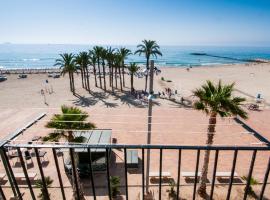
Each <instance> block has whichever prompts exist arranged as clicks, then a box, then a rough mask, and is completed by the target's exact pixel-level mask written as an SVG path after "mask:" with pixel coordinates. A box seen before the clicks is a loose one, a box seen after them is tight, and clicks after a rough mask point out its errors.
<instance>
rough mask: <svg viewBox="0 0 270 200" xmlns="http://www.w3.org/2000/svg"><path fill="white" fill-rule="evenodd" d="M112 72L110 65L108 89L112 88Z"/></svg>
mask: <svg viewBox="0 0 270 200" xmlns="http://www.w3.org/2000/svg"><path fill="white" fill-rule="evenodd" d="M111 71H112V70H111V66H110V64H109V77H110V78H109V82H110V87H111V86H112V72H111Z"/></svg>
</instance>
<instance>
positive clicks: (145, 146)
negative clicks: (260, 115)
mask: <svg viewBox="0 0 270 200" xmlns="http://www.w3.org/2000/svg"><path fill="white" fill-rule="evenodd" d="M4 147H13V148H111V149H117V148H128V149H183V150H185V149H186V150H198V149H200V150H260V151H269V150H270V147H269V146H236V145H235V146H224V145H212V146H205V145H159V144H150V145H148V144H141V145H132V144H100V143H99V144H5V145H4Z"/></svg>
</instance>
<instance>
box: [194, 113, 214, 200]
mask: <svg viewBox="0 0 270 200" xmlns="http://www.w3.org/2000/svg"><path fill="white" fill-rule="evenodd" d="M216 116H217V114H216V113H211V115H210V119H209V125H208V133H207V140H206V145H207V146H211V145H212V144H213V139H214V134H215V127H216V122H217V119H216ZM209 158H210V150H206V151H205V152H204V160H203V167H202V174H201V180H200V186H199V189H198V194H199V195H200V196H201V197H202V198H203V199H206V198H207V193H206V183H207V174H208V165H209Z"/></svg>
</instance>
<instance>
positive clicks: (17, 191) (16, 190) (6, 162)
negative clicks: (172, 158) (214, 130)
mask: <svg viewBox="0 0 270 200" xmlns="http://www.w3.org/2000/svg"><path fill="white" fill-rule="evenodd" d="M11 148H12V149H15V150H16V151H17V154H18V158H19V162H20V165H21V168H22V171H23V173H24V177H25V180H26V183H27V186H28V190H29V192H30V196H31V198H32V199H36V196H35V193H34V190H33V183H32V182H31V180H30V178H29V176H28V173H29V172H28V171H27V168H26V163H25V161H24V157H23V155H22V151H21V148H29V149H30V148H31V149H33V151H34V152H35V155H36V162H37V164H38V171H39V174H40V177H41V181H42V184H43V187H44V192H45V193H46V194H49V192H48V188H47V185H46V181H45V175H44V169H43V166H42V164H41V160H40V156H39V149H40V148H46V149H48V151H52V155H53V160H54V163H50V164H51V165H53V166H54V168H55V171H56V173H57V177H58V181H59V192H61V195H62V198H63V199H64V200H65V199H66V194H65V189H64V186H63V179H62V178H63V177H62V175H61V172H60V171H61V170H62V169H61V168H60V166H59V163H58V158H57V152H56V150H57V149H67V150H68V151H67V152H69V155H70V158H71V165H72V173H74V174H76V173H78V170H76V167H75V160H74V159H75V158H74V154H73V152H74V149H87V151H86V152H87V153H88V158H89V168H90V181H91V190H92V191H91V194H92V196H93V199H96V198H97V192H96V189H97V187H96V185H97V182H95V181H94V176H95V173H94V172H93V167H92V162H91V161H92V158H91V149H105V161H106V173H105V176H106V181H107V183H106V184H107V189H108V191H107V195H108V197H109V199H112V196H111V185H110V184H111V183H110V176H111V166H110V154H111V152H112V151H114V150H116V149H117V150H121V151H122V152H123V154H124V156H123V158H124V160H123V165H124V176H123V177H124V179H125V180H124V186H123V187H124V191H125V194H124V195H125V198H126V199H129V198H131V199H134V197H131V196H130V195H129V188H130V185H129V180H128V166H127V150H130V149H133V150H134V149H137V150H138V151H139V152H140V154H141V169H142V170H141V173H142V174H141V175H142V181H141V185H140V187H141V192H142V194H145V192H146V190H145V181H146V175H145V168H146V167H147V166H146V165H145V150H147V149H150V150H156V151H158V152H159V153H158V154H159V170H158V171H159V182H158V188H159V189H158V191H159V192H158V195H157V198H158V199H162V187H164V185H163V183H162V172H163V164H164V163H163V159H164V158H165V154H164V151H166V153H167V154H168V152H169V151H170V150H172V151H176V152H177V157H176V160H177V162H176V164H175V168H176V172H177V177H176V195H177V197H179V196H180V195H181V184H180V180H181V179H180V176H181V161H182V157H183V155H184V151H185V150H189V151H194V152H196V157H195V160H196V163H195V166H194V168H193V169H191V170H194V171H195V177H194V184H193V193H192V199H196V190H197V188H198V185H197V182H198V180H199V170H200V169H199V166H200V158H201V157H202V156H201V154H202V152H203V151H205V150H209V151H210V152H213V153H214V159H213V160H214V162H213V172H212V179H211V183H210V184H209V187H210V193H209V197H210V199H213V194H214V190H215V186H216V182H215V179H216V172H217V165H218V163H219V162H221V161H222V160H221V159H219V155H220V153H221V152H225V151H232V152H233V159H232V163H231V170H230V177H229V183H228V190H227V194H226V199H230V198H231V191H232V187H233V180H234V175H235V169H236V163H237V159H238V155H239V152H244V151H245V152H249V153H252V156H251V157H250V163H249V170H248V174H247V177H246V183H245V188H249V186H250V181H251V179H252V174H253V171H254V168H255V165H254V164H255V161H256V158H257V154H258V152H267V156H268V157H265V159H266V160H268V163H267V166H265V169H266V170H265V173H264V178H263V180H262V182H261V189H260V194H259V197H258V199H263V198H264V193H265V188H266V185H267V184H268V176H269V171H270V157H269V155H270V154H268V153H270V147H269V146H256V147H255V146H177V145H120V144H119V145H116V144H115V145H114V144H110V145H107V144H97V145H93V144H78V145H76V144H69V145H67V144H65V145H64V144H63V145H62V144H58V145H53V144H5V145H3V146H2V147H0V153H1V160H2V163H1V164H3V166H4V169H5V172H6V174H7V176H8V181H9V183H10V186H11V189H12V192H13V195H14V196H15V197H17V198H18V199H23V196H22V192H21V188H20V187H19V184H18V182H17V180H16V177H15V175H14V169H13V167H12V166H11V164H10V159H9V157H8V150H9V149H11ZM167 151H168V152H167ZM247 155H250V154H247ZM74 183H75V187H74V188H75V189H76V195H77V196H78V198H79V197H80V194H79V182H78V180H77V179H76V176H75V181H74ZM0 194H1V196H2V199H4V200H5V199H8V198H7V196H5V188H3V187H1V184H0ZM247 196H248V190H247V189H246V190H245V191H244V195H243V199H244V200H246V199H247ZM142 199H144V195H142Z"/></svg>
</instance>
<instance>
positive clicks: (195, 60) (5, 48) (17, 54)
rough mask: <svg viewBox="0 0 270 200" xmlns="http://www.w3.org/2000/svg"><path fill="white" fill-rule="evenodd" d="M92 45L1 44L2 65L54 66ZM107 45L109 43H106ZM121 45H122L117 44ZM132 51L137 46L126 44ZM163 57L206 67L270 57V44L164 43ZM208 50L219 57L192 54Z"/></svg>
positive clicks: (166, 62) (164, 61) (164, 62)
mask: <svg viewBox="0 0 270 200" xmlns="http://www.w3.org/2000/svg"><path fill="white" fill-rule="evenodd" d="M92 47H93V46H91V45H66V44H65V45H62V44H61V45H60V44H59V45H57V44H47V45H46V44H42V45H27V44H0V68H7V69H10V68H50V67H53V65H54V63H55V59H57V58H59V54H60V53H65V52H67V53H74V54H76V53H78V52H80V51H88V50H89V49H91V48H92ZM104 47H107V46H104ZM114 47H118V46H114ZM126 47H127V48H129V49H131V50H132V52H134V51H135V50H136V46H126ZM161 51H162V53H163V56H162V57H158V58H157V59H156V60H155V62H156V63H157V64H158V65H160V66H162V67H163V66H174V67H187V66H193V67H196V66H204V65H217V64H231V63H241V62H244V61H241V59H258V58H259V59H270V47H222V46H220V47H218V46H161ZM194 52H197V53H198V52H199V53H207V54H211V55H215V56H222V57H229V58H235V59H239V60H235V59H228V58H220V57H211V56H203V55H192V54H191V53H194ZM127 62H137V63H145V58H144V57H143V56H138V55H130V56H129V57H128V59H127Z"/></svg>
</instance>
